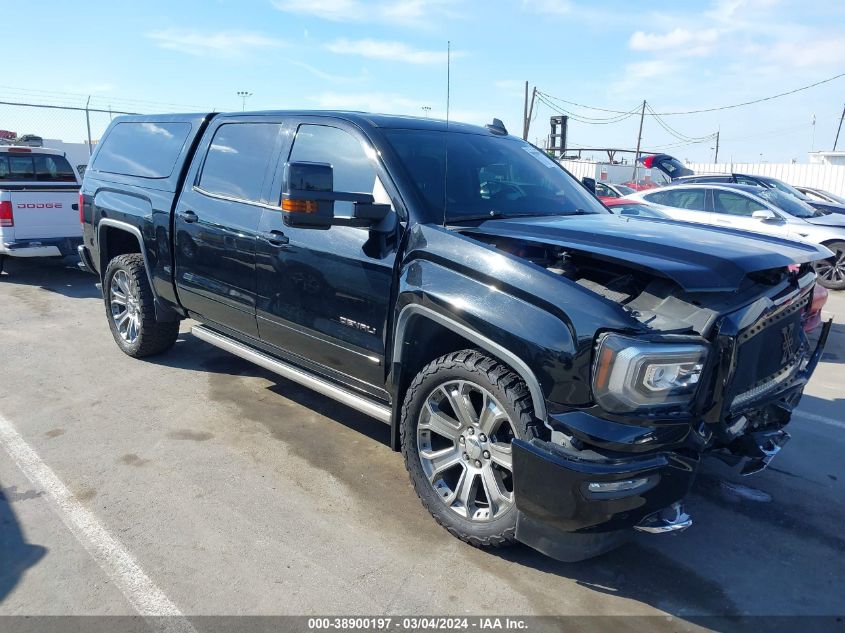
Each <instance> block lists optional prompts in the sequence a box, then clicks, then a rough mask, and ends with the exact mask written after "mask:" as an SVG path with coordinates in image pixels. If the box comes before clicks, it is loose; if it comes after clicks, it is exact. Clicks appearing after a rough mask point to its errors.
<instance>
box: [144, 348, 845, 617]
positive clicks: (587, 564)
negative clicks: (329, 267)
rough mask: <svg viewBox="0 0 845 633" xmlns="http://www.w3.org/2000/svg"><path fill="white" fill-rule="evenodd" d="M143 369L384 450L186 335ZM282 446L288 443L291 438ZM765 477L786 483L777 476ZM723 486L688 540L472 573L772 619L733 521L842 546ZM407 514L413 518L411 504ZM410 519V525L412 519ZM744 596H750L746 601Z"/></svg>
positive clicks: (503, 558)
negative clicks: (256, 399)
mask: <svg viewBox="0 0 845 633" xmlns="http://www.w3.org/2000/svg"><path fill="white" fill-rule="evenodd" d="M150 362H155V363H157V364H162V365H166V366H169V367H174V368H180V369H185V370H189V371H200V372H204V373H212V374H220V375H224V376H235V377H237V376H240V377H259V378H264V379H266V380H267V381H269V382H270V383H271V384H270V385H269V386H268V387H267V389H268V390H269V391H272V392H273V393H276V394H278V395H279V396H280V397H281V398H284V399H286V400H290V401H292V402H293V403H295V404H297V405H300V406H301V407H304V408H306V409H308V410H310V411H312V412H314V413H316V414H319V415H321V416H324V417H326V418H328V419H329V420H331V421H333V422H336V423H338V424H340V425H343V426H345V427H346V428H347V429H349V430H352V431H354V432H357V433H360V434H361V435H363V436H366V437H367V438H370V439H371V440H375V441H376V442H380V443H381V444H382V445H389V438H390V430H389V428H388V426H387V425H385V424H383V423H381V422H378V421H376V420H373V419H371V418H369V417H368V416H366V415H363V414H361V413H358V412H356V411H354V410H352V409H350V408H348V407H346V406H344V405H342V404H339V403H337V402H335V401H333V400H331V399H329V398H326V397H324V396H321V395H320V394H317V393H315V392H313V391H311V390H309V389H306V388H304V387H301V386H299V385H297V384H295V383H293V382H291V381H288V380H286V379H283V378H281V377H279V376H277V375H275V374H272V373H270V372H268V371H265V370H263V369H261V368H260V367H257V366H255V365H253V364H252V363H249V362H248V361H245V360H242V359H240V358H238V357H235V356H233V355H231V354H228V353H225V352H222V351H221V350H219V349H217V348H215V347H213V346H211V345H209V344H207V343H205V342H203V341H200V340H199V339H196V338H194V337H193V336H192V335H190V334H187V333H183V334H181V335H180V339H179V341H178V343H177V346H176V349H174V351H173V352H171V353H169V354H165V355H163V356H159V357H155V358H154V359H150ZM249 393H250V392H248V391H246V390H244V391H243V392H242V393H241V391H238V392H237V394H229V395H230V397H233V398H235V399H237V400H238V401H243V400H244V399H245V398H246V397H247V396H248V394H249ZM281 398H280V400H281ZM288 439H290V440H291V441H292V442H295V441H296V439H295V437H294V438H288ZM311 448H313V447H311ZM396 459H397V460H401V457H399V456H398V455H397V456H396ZM391 463H392V462H391ZM322 466H323V467H325V468H327V469H329V471H330V472H332V474H335V475H338V474H340V473H341V471H342V468H341V466H338V465H337V464H333V462H331V460H328V461H326V463H324V464H322ZM388 471H389V472H390V473H392V474H393V475H396V474H398V469H395V468H392V467H391V468H389V469H388ZM772 475H773V476H778V477H784V476H786V475H781V474H778V473H772ZM723 478H724V479H727V480H730V479H733V477H732V476H730V475H725V474H724V473H723V472H720V471H718V470H712V469H703V472H702V476H701V477H699V478H698V480H697V482H696V484H695V486H694V488H693V491H692V495H691V497H690V500H689V501H690V506H691V513H692V514H693V515H694V516H696V515H697V512H696V509H697V508H696V506H702V505H704V506H707V507H708V508H710V512H709V514H710V516H707V515H708V513H707V512H704V511H702V512H701V517H702V518H703V519H704V520H703V521H702V522H703V523H704V525H701V526H699V528H698V529H697V530H696V529H693V530H689V531H688V532H685V533H683V534H680V535H677V536H650V535H642V534H634V535H633V537H632V540H631V541H630V542H629V543H628V544H626V545H624V546H623V547H621V548H619V549H617V550H615V551H612V552H609V553H607V554H604V555H602V556H600V557H597V558H595V559H592V560H588V561H582V562H579V563H562V562H559V561H556V560H553V559H551V558H548V557H546V556H544V555H542V554H540V553H538V552H536V551H534V550H532V549H530V548H528V547H525V546H522V545H517V546H515V547H512V548H506V549H502V550H492V551H490V552H486V553H485V554H484V557H487V556H489V557H490V559H491V560H487V561H486V562H485V561H484V560H483V558H484V557H482V559H481V562H480V563H479V564H481V565H483V566H484V568H485V569H487V570H488V571H490V572H492V573H496V574H499V575H502V577H503V579H504V580H505V581H506V582H508V583H511V584H512V585H513V586H514V589H515V591H519V592H520V593H524V594H526V595H530V594H532V592H536V591H537V580H538V577H537V576H535V574H534V572H539V574H542V575H548V576H549V577H552V576H553V577H558V578H561V579H568V580H572V581H575V582H576V583H578V584H579V585H581V586H583V587H586V588H589V589H590V590H592V591H596V592H598V593H601V594H607V595H611V596H615V597H619V598H625V599H628V600H633V601H637V602H639V603H642V604H646V605H650V606H653V607H655V608H657V609H660V610H662V611H665V612H667V613H671V614H673V615H676V616H677V617H680V618H684V619H687V620H689V621H691V622H695V621H696V616H697V615H699V614H707V615H710V616H711V617H712V616H718V617H720V618H727V619H728V620H730V619H731V618H735V617H738V616H741V615H742V614H744V613H746V612H747V611H748V606H749V605H748V604H747V601H750V602H751V603H753V604H755V605H759V604H765V605H769V604H771V605H772V607H771V608H772V609H775V608H777V604H778V603H777V600H778V598H777V595H776V592H773V590H772V584H770V583H768V582H763V581H761V582H759V583H758V584H757V585H755V588H754V589H751V590H749V589H747V587H748V585H749V583H748V582H745V581H746V580H747V579H748V578H749V577H750V576H753V575H754V574H756V573H758V572H757V570H756V569H755V567H754V565H753V564H751V562H750V561H749V559H748V556H749V554H748V552H751V551H754V550H755V548H758V547H759V541H760V534H759V532H757V531H750V532H737V531H736V530H735V529H734V528H733V527H732V525H733V524H734V523H735V522H736V521H737V520H743V521H752V522H753V523H754V524H757V525H759V526H760V527H761V529H763V526H765V529H769V527H770V526H773V525H776V526H778V529H783V530H787V531H789V532H790V533H793V534H801V535H803V537H806V538H811V539H813V540H814V541H815V542H817V543H819V544H821V545H822V546H824V547H825V548H827V549H829V550H830V551H834V552H835V551H841V549H845V540H843V539H840V538H838V537H836V536H835V535H833V536H831V535H830V534H827V533H824V532H823V531H821V530H819V529H818V528H817V527H815V526H814V525H813V524H812V522H811V521H809V520H808V519H807V515H806V512H805V511H803V510H802V508H801V507H800V506H798V505H795V506H793V505H782V504H769V505H766V506H763V505H759V504H758V505H754V504H753V503H751V502H743V501H728V502H726V501H725V499H723V495H724V494H725V491H724V489H723V487H722V481H723ZM763 483H765V482H763ZM370 485H371V484H370ZM386 485H388V486H389V485H390V484H386ZM758 485H759V483H758ZM402 494H403V496H402V500H397V502H396V508H397V509H398V508H400V507H404V506H402V505H401V504H403V503H404V502H405V499H404V495H405V493H404V492H403V493H402ZM408 499H411V501H408V503H409V504H410V503H412V501H415V500H413V499H412V497H410V496H409V497H408ZM409 507H410V506H409ZM413 507H414V508H417V506H416V505H415V504H413ZM417 509H418V508H417ZM400 511H401V510H400ZM409 511H410V510H409ZM414 516H415V517H416V516H418V515H417V514H416V512H414ZM444 538H445V537H444ZM469 555H470V556H472V557H473V560H476V562H478V560H479V559H476V558H475V556H474V555H473V554H469ZM702 560H710V561H720V563H719V565H721V566H722V567H723V568H724V569H725V570H727V571H723V572H719V574H720V578H721V576H722V575H726V576H727V577H728V579H732V580H734V581H737V582H742V584H743V585H744V586H745V587H746V594H745V596H744V597H742V598H738V597H737V596H736V595H735V594H734V592H733V591H732V590H731V583H730V582H727V581H725V580H720V581H718V582H717V581H716V580H714V578H713V574H712V573H708V572H707V571H704V570H702V569H701V565H702ZM503 563H504V564H503ZM511 564H516V565H518V566H520V567H522V568H524V571H523V572H519V571H511V570H510V568H509V565H511ZM793 564H794V563H793ZM806 565H807V567H806V568H802V567H799V568H797V569H793V570H792V571H793V572H794V573H795V575H796V577H803V576H804V575H812V574H813V573H815V570H814V569H812V568H810V565H811V563H810V562H807V563H806ZM711 572H712V570H711ZM526 573H527V574H528V576H526ZM544 584H547V585H548V586H549V587H550V588H552V587H555V586H559V585H556V584H549V583H548V582H546V583H544ZM550 591H551V589H550ZM748 591H751V592H752V593H751V596H750V597H749V595H748ZM826 600H827V599H826ZM764 612H765V611H764ZM703 624H704V625H705V626H708V627H711V628H716V629H720V628H734V627H733V626H731V625H730V624H719V623H718V622H716V621H712V620H708V621H706V622H704V623H703ZM749 630H753V629H749Z"/></svg>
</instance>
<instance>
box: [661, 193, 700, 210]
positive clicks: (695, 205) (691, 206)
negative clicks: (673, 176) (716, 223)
mask: <svg viewBox="0 0 845 633" xmlns="http://www.w3.org/2000/svg"><path fill="white" fill-rule="evenodd" d="M704 193H705V192H704V189H673V190H672V191H667V192H666V201H665V202H663V203H662V204H665V205H666V206H669V207H676V208H678V209H687V210H689V211H706V210H707V207H706V206H705V203H704Z"/></svg>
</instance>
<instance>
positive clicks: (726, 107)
mask: <svg viewBox="0 0 845 633" xmlns="http://www.w3.org/2000/svg"><path fill="white" fill-rule="evenodd" d="M841 77H845V73H839V74H838V75H834V76H833V77H828V78H827V79H822V80H821V81H816V82H814V83H811V84H807V85H806V86H801V87H800V88H795V89H793V90H787V91H786V92H779V93H778V94H774V95H770V96H768V97H761V98H759V99H752V100H751V101H743V102H742V103H733V104H731V105H724V106H718V107H714V108H700V109H697V110H679V111H676V112H651V113H649V114H648V115H647V116H680V115H685V114H703V113H705V112H718V111H721V110H730V109H733V108H742V107H744V106H748V105H753V104H755V103H763V102H764V101H771V100H772V99H779V98H780V97H786V96H788V95H792V94H795V93H797V92H802V91H804V90H809V89H810V88H815V87H816V86H821V85H822V84H826V83H830V82H831V81H835V80H836V79H840V78H841ZM538 94H540V95H542V96H544V97H546V98H548V99H553V100H555V101H559V102H561V103H567V104H569V105H574V106H578V107H579V108H586V109H588V110H598V111H600V112H611V113H615V114H626V113H627V112H626V111H625V110H614V109H611V108H601V107H598V106H588V105H584V104H582V103H575V102H573V101H566V100H565V99H560V98H559V97H553V96H552V95H549V94H546V93H545V92H540V91H538Z"/></svg>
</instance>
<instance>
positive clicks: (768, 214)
mask: <svg viewBox="0 0 845 633" xmlns="http://www.w3.org/2000/svg"><path fill="white" fill-rule="evenodd" d="M751 217H752V218H754V219H755V220H760V221H761V222H772V221H773V220H778V219H780V218H778V216H777V214H776V213H775V212H774V211H769V210H768V209H762V210H760V211H755V212H754V213H752V214H751Z"/></svg>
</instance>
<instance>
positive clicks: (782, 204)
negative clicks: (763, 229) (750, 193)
mask: <svg viewBox="0 0 845 633" xmlns="http://www.w3.org/2000/svg"><path fill="white" fill-rule="evenodd" d="M754 194H755V195H757V196H760V197H761V198H763V200H766V201H767V202H769V203H770V204H772V205H774V206H776V207H777V208H778V209H782V210H783V211H786V212H787V213H788V214H789V215H794V216H795V217H796V218H812V217H815V215H816V210H815V209H814V208H813V207H811V206H810V205H809V204H807V203H806V202H802V201H801V200H799V199H798V198H796V197H795V196H791V195H789V194H786V193H783V192H782V191H780V190H779V189H760V190H759V191H755V192H754Z"/></svg>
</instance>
